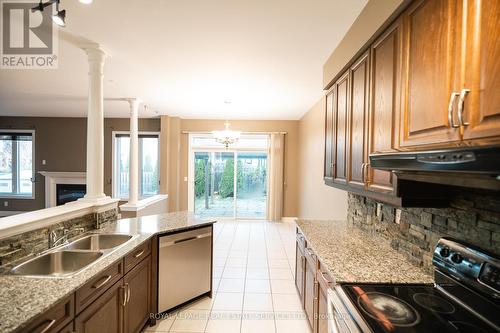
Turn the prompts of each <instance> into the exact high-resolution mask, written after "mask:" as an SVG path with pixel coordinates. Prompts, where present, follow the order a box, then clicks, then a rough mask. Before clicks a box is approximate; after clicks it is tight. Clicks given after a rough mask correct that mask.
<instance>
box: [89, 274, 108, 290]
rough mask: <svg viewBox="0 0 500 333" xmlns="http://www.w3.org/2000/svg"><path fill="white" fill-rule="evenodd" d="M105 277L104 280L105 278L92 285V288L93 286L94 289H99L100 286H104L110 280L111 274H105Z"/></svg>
mask: <svg viewBox="0 0 500 333" xmlns="http://www.w3.org/2000/svg"><path fill="white" fill-rule="evenodd" d="M103 278H104V280H103V281H102V282H101V283H98V284H94V285H93V286H92V288H93V289H99V288H101V287H102V286H104V285H105V284H106V283H108V281H109V280H110V279H111V275H108V276H106V277H104V276H103Z"/></svg>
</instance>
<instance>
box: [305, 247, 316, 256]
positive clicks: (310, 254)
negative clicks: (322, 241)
mask: <svg viewBox="0 0 500 333" xmlns="http://www.w3.org/2000/svg"><path fill="white" fill-rule="evenodd" d="M306 250H307V254H309V256H310V257H312V258H314V252H313V251H312V250H311V249H310V248H307V249H306Z"/></svg>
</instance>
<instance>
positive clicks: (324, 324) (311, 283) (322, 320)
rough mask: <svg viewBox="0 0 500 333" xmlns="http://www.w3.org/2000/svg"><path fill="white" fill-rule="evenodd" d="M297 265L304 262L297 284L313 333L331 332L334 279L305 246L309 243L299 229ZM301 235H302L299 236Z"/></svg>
mask: <svg viewBox="0 0 500 333" xmlns="http://www.w3.org/2000/svg"><path fill="white" fill-rule="evenodd" d="M297 235H298V236H297V248H296V251H297V258H298V257H299V256H301V257H302V258H304V259H297V267H301V263H304V264H303V266H302V267H303V270H302V271H300V270H297V273H299V272H302V273H303V274H302V275H299V274H297V275H296V276H295V284H296V285H297V290H298V291H299V294H300V295H302V296H301V299H302V304H303V306H304V310H305V313H306V316H307V320H308V322H309V325H310V327H311V330H312V332H313V333H329V331H328V289H329V288H330V286H331V285H333V281H334V280H333V279H332V278H331V277H330V275H329V274H328V273H327V271H326V268H325V267H324V266H323V265H322V263H321V262H320V261H319V260H318V257H317V256H316V254H315V253H314V252H313V251H312V249H311V248H308V247H306V248H303V247H302V246H303V244H308V243H307V241H306V240H305V238H304V236H302V234H301V233H300V232H299V231H297ZM299 235H300V237H299Z"/></svg>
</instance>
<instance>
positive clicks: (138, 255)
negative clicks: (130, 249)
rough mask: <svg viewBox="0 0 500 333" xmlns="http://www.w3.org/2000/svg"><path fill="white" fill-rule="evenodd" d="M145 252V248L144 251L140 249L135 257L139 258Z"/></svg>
mask: <svg viewBox="0 0 500 333" xmlns="http://www.w3.org/2000/svg"><path fill="white" fill-rule="evenodd" d="M143 254H144V250H142V251H139V252H137V253H136V254H134V258H139V257H140V256H142V255H143Z"/></svg>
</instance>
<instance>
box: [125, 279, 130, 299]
mask: <svg viewBox="0 0 500 333" xmlns="http://www.w3.org/2000/svg"><path fill="white" fill-rule="evenodd" d="M125 285H126V286H127V304H128V303H129V302H130V285H129V284H128V283H125Z"/></svg>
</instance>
